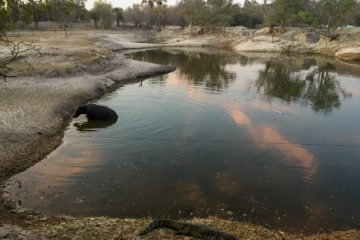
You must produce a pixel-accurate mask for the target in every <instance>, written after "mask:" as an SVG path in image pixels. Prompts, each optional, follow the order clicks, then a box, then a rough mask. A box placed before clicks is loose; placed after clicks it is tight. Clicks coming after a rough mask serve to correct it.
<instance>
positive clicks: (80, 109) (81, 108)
mask: <svg viewBox="0 0 360 240" xmlns="http://www.w3.org/2000/svg"><path fill="white" fill-rule="evenodd" d="M87 109H88V105H81V106H79V107H78V108H77V109H76V111H75V112H74V114H73V117H74V118H77V117H78V116H80V115H81V114H86V113H87Z"/></svg>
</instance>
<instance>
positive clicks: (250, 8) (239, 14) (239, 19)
mask: <svg viewBox="0 0 360 240" xmlns="http://www.w3.org/2000/svg"><path fill="white" fill-rule="evenodd" d="M232 8H233V11H234V15H233V19H232V21H231V26H245V27H250V28H254V27H256V26H257V25H261V24H262V23H263V22H264V16H263V13H262V6H261V5H260V4H258V3H257V2H250V1H248V0H247V1H245V4H244V7H240V6H239V5H237V4H235V5H233V7H232Z"/></svg>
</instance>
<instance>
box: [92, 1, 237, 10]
mask: <svg viewBox="0 0 360 240" xmlns="http://www.w3.org/2000/svg"><path fill="white" fill-rule="evenodd" d="M176 1H178V0H167V3H168V4H169V5H174V4H175V3H176ZM94 2H95V0H87V1H86V4H85V7H86V8H87V9H91V8H92V7H93V5H94ZM106 2H108V3H111V4H112V5H113V7H121V8H123V9H125V8H127V7H130V6H131V5H133V4H134V3H141V2H142V0H106ZM243 2H244V0H234V3H243Z"/></svg>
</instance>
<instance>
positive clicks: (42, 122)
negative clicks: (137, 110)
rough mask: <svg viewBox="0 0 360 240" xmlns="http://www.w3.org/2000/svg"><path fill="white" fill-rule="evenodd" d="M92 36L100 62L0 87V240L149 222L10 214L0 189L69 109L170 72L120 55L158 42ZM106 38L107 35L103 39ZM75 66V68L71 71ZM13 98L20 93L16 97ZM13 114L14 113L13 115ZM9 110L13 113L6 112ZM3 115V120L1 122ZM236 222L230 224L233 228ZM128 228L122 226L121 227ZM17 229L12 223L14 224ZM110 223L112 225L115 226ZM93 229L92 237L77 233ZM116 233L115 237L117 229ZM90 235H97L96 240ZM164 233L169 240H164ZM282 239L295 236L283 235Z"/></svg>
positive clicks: (245, 229)
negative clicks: (102, 55)
mask: <svg viewBox="0 0 360 240" xmlns="http://www.w3.org/2000/svg"><path fill="white" fill-rule="evenodd" d="M105 36H106V37H105V38H104V36H101V35H100V36H97V41H96V42H95V45H97V46H98V47H100V48H104V49H106V50H108V51H111V53H110V54H109V55H108V56H107V57H106V58H104V60H103V61H102V62H101V64H95V65H91V66H90V67H87V68H76V69H75V70H74V69H73V70H72V71H65V73H64V72H60V73H58V74H55V75H51V74H50V75H49V76H45V75H37V76H30V77H25V76H21V77H19V78H17V79H12V80H11V81H9V82H8V83H6V84H4V85H3V86H1V89H0V91H1V93H2V94H1V95H2V97H1V99H0V113H2V115H3V116H2V117H1V118H0V123H1V124H0V183H1V185H2V188H1V189H0V216H1V218H0V238H2V237H3V236H5V235H6V234H8V233H12V234H13V235H14V236H18V237H19V236H23V235H24V234H25V235H24V238H20V237H19V239H73V238H74V237H75V236H76V237H77V238H79V239H81V238H82V237H83V236H87V237H86V239H98V238H99V237H100V238H104V239H115V238H117V239H136V234H137V232H136V231H141V230H142V228H143V227H144V226H146V224H148V223H149V222H150V221H151V219H138V220H134V219H130V220H129V219H108V218H72V217H62V216H44V215H42V214H41V213H38V212H31V211H26V212H23V211H18V210H17V209H16V207H15V206H14V204H13V203H12V202H11V201H9V199H7V198H6V196H4V192H3V189H4V188H3V184H4V182H5V181H6V180H7V179H8V178H10V177H11V176H13V175H15V174H16V173H19V172H21V171H24V170H26V169H27V168H28V167H30V166H32V165H34V164H35V163H37V162H39V161H41V160H42V159H44V158H45V157H46V156H47V155H48V154H49V153H50V152H52V151H53V150H55V149H56V148H57V147H58V146H60V145H61V143H62V139H63V136H64V130H65V129H66V128H67V126H68V125H69V123H70V121H71V114H72V113H73V111H74V110H75V108H76V106H77V105H80V104H84V103H86V102H89V101H92V100H95V99H98V98H100V97H102V96H104V95H105V94H106V93H107V92H108V91H109V90H110V89H113V88H115V87H119V86H120V85H122V84H125V83H126V82H128V81H133V80H134V79H139V78H144V77H149V76H153V75H157V74H165V73H168V72H171V71H174V70H175V68H174V67H171V66H159V65H156V64H151V63H144V62H138V61H133V60H129V59H125V57H124V56H123V54H122V53H121V51H122V50H125V49H134V48H135V49H138V48H149V47H161V46H164V45H163V44H156V45H155V44H154V45H152V44H141V43H132V42H130V38H131V37H132V36H131V35H126V36H124V37H123V38H118V35H112V34H107V35H105ZM109 36H111V37H109ZM190 45H191V46H204V45H206V44H205V43H204V41H196V42H195V43H190V42H189V43H176V44H172V45H170V46H190ZM79 69H81V71H80V70H79ZM17 96H24V98H21V99H19V98H18V97H17ZM18 109H20V110H18ZM14 112H15V113H14ZM4 115H5V117H4ZM192 222H198V223H202V224H207V225H212V226H214V227H217V228H220V229H224V230H227V231H229V232H232V233H235V234H237V235H238V236H243V237H247V239H280V236H279V234H278V232H276V231H274V230H273V229H267V228H265V227H261V226H254V225H251V224H247V223H240V222H232V221H227V220H222V219H217V218H209V219H194V220H192ZM234 223H236V224H234ZM127 224H130V225H129V226H130V227H129V228H128V229H122V228H126V225H127ZM15 225H17V226H15ZM115 226H116V227H115ZM84 229H88V230H89V229H93V235H91V236H88V235H81V234H84V231H83V230H84ZM118 231H120V233H121V234H120V233H119V232H118ZM97 234H98V235H97ZM169 235H170V236H169ZM286 236H287V239H299V237H302V235H291V234H287V235H286ZM159 237H160V238H162V239H163V238H167V239H184V238H183V237H178V236H176V235H174V234H172V233H170V232H168V231H165V232H161V233H160V235H156V234H152V235H150V236H149V237H146V239H160V238H159ZM359 238H360V232H359V231H358V230H349V231H346V232H334V233H331V234H326V233H323V234H320V235H312V236H308V237H306V239H359Z"/></svg>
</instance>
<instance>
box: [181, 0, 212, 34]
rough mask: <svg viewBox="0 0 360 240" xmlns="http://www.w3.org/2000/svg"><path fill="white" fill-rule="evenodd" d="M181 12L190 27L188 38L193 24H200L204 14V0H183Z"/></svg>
mask: <svg viewBox="0 0 360 240" xmlns="http://www.w3.org/2000/svg"><path fill="white" fill-rule="evenodd" d="M181 4H182V8H181V14H182V16H183V17H184V19H185V21H186V22H187V24H188V25H189V27H190V38H191V33H192V28H193V26H194V25H197V24H200V25H202V23H203V21H202V20H203V19H204V15H205V11H206V10H205V8H206V6H205V2H203V1H202V0H183V1H182V2H181Z"/></svg>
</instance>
